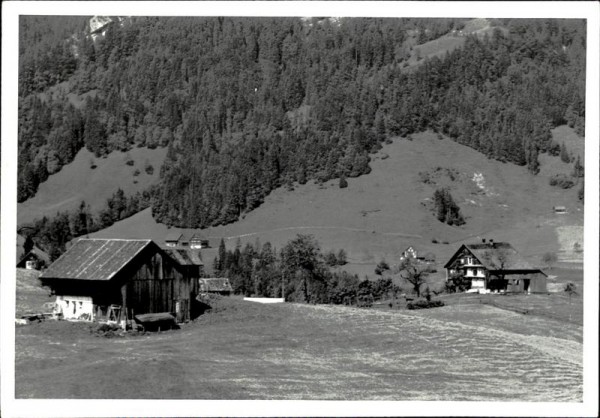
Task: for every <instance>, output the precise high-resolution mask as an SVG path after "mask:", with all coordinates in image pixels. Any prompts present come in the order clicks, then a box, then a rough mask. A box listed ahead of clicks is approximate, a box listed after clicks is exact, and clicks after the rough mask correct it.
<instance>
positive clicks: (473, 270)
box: [444, 240, 547, 293]
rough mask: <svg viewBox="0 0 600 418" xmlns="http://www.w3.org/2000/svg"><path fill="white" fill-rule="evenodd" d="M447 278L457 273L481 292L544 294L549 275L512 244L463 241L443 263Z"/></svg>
mask: <svg viewBox="0 0 600 418" xmlns="http://www.w3.org/2000/svg"><path fill="white" fill-rule="evenodd" d="M444 268H445V269H446V280H448V279H449V278H450V277H451V276H452V275H454V274H462V275H463V276H464V277H465V278H469V279H471V289H473V290H477V291H480V292H489V291H500V292H507V293H523V292H524V293H545V292H546V291H547V287H546V282H547V275H546V273H544V272H543V271H542V270H540V269H539V268H536V267H533V266H531V265H530V264H529V263H528V262H527V261H526V260H525V259H524V258H523V257H522V256H521V255H520V254H519V253H518V252H517V250H515V249H514V248H513V247H512V245H510V244H509V243H506V242H494V241H493V240H490V241H489V242H485V240H483V242H482V243H479V244H463V245H461V247H460V248H459V249H458V250H457V251H456V252H455V253H454V255H453V256H452V257H451V258H450V260H449V261H448V262H447V263H446V265H445V266H444Z"/></svg>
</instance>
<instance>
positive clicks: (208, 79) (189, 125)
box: [18, 18, 585, 228]
mask: <svg viewBox="0 0 600 418" xmlns="http://www.w3.org/2000/svg"><path fill="white" fill-rule="evenodd" d="M22 20H23V22H26V21H27V18H23V19H22ZM498 23H499V24H501V25H502V26H501V27H502V29H501V28H500V27H499V28H497V29H496V30H495V31H494V32H493V33H492V34H491V35H489V36H485V37H484V38H478V37H475V36H468V37H467V38H466V40H465V44H464V46H463V47H461V48H458V49H456V50H454V51H453V52H451V53H448V54H446V56H445V57H443V58H441V59H440V58H433V59H431V60H429V59H425V60H423V62H422V63H421V65H419V67H418V68H417V69H415V70H411V71H407V69H406V68H405V66H403V65H402V64H403V62H405V61H406V59H407V58H408V57H409V52H410V46H409V44H408V43H407V42H406V41H407V39H408V37H409V32H410V31H413V32H414V30H415V29H418V30H419V31H418V33H419V36H418V38H419V39H418V41H419V42H424V41H427V40H429V39H434V38H433V37H438V36H440V35H442V34H443V33H446V32H448V31H450V30H451V29H453V28H460V27H462V25H463V22H462V21H460V20H448V19H440V20H431V19H430V20H428V21H427V22H426V21H421V20H419V19H367V18H365V19H363V18H359V19H341V20H340V21H339V22H332V21H329V20H327V19H324V20H320V21H317V20H316V19H313V20H312V21H302V20H301V19H297V18H132V19H129V20H126V21H124V22H123V24H114V25H112V26H111V28H110V29H109V30H108V31H107V33H106V36H105V37H104V38H102V39H98V40H97V41H96V42H95V43H94V42H92V41H91V39H90V38H89V37H85V36H83V34H81V36H79V37H76V39H75V40H73V39H71V40H70V41H69V42H67V43H66V44H65V42H66V41H63V44H65V45H71V43H74V45H75V46H76V51H77V58H76V60H75V67H74V68H72V67H73V65H72V62H71V61H70V60H65V62H64V63H63V64H64V68H63V67H61V66H60V65H58V64H57V65H58V67H59V68H55V69H53V70H51V71H53V72H54V71H55V72H57V73H60V74H61V75H60V77H55V78H52V79H50V81H40V80H38V78H36V77H29V76H25V75H23V76H22V77H21V79H20V91H21V93H20V100H19V111H20V113H19V118H20V119H19V121H20V131H19V170H20V171H19V172H20V173H21V175H20V176H19V189H18V197H19V201H23V200H25V199H27V198H29V197H31V196H33V195H34V194H35V192H36V190H37V187H38V184H39V183H40V182H42V181H44V180H45V179H46V178H47V177H48V174H50V173H53V172H56V171H57V170H59V169H60V167H61V166H62V165H63V164H65V163H68V162H69V161H71V160H72V158H73V156H74V155H75V154H76V152H77V151H78V150H79V149H80V148H81V147H83V146H86V147H87V148H88V149H89V150H91V151H92V152H94V153H95V154H96V155H98V156H100V155H104V154H106V153H109V152H111V151H112V150H115V149H120V150H126V149H129V148H130V147H133V146H147V147H155V146H168V147H169V150H168V154H167V159H166V161H165V164H164V165H163V167H162V169H161V187H160V189H159V190H158V191H157V193H156V196H155V200H154V202H153V204H152V206H153V211H152V212H153V216H154V217H155V218H156V219H157V220H158V221H160V222H164V223H166V224H169V225H176V226H180V227H194V228H197V227H206V226H209V225H217V224H223V223H227V222H232V221H235V220H236V219H238V217H239V216H240V215H242V214H243V213H244V212H247V211H250V210H252V209H254V208H255V207H257V206H258V205H260V204H261V203H262V201H263V200H264V198H265V197H266V196H267V195H268V194H269V192H270V191H271V190H273V189H274V188H276V187H278V186H280V185H286V184H288V185H289V184H291V183H293V182H299V183H305V182H306V181H308V180H316V181H318V182H322V181H326V180H330V179H332V178H338V177H343V178H346V177H356V176H359V175H362V174H366V173H368V172H369V171H370V168H369V154H370V153H372V152H374V151H376V150H377V149H379V148H380V146H381V142H382V141H383V140H384V139H385V138H387V137H391V136H406V135H409V134H411V133H413V132H419V131H423V130H427V129H432V130H434V131H437V132H440V133H444V134H446V135H448V136H450V137H451V138H453V139H454V140H456V141H458V142H460V143H463V144H466V145H468V146H470V147H473V148H475V149H477V150H479V151H480V152H482V153H485V154H486V155H488V156H489V157H490V158H496V159H500V160H503V161H508V162H512V163H515V164H519V165H526V166H527V167H528V169H529V170H530V171H531V172H532V173H534V174H535V173H537V171H538V170H539V163H538V154H539V153H540V152H546V151H547V150H548V149H549V147H551V141H550V138H551V135H550V129H551V128H552V127H554V126H557V125H560V124H564V123H568V124H569V125H571V126H573V127H574V128H575V129H576V130H577V132H578V133H580V134H582V133H583V128H584V116H585V111H584V99H585V96H584V93H585V78H584V77H585V22H584V21H577V20H543V19H533V20H521V19H512V20H501V21H498ZM426 29H429V30H426ZM421 38H422V39H421ZM28 42H34V41H31V40H29V41H28ZM63 44H60V43H59V42H58V41H57V45H63ZM63 46H64V45H63ZM72 49H73V48H71V50H72ZM24 51H27V48H25V49H24ZM40 53H41V52H40ZM22 60H23V61H24V62H27V61H26V60H25V59H24V58H22ZM34 61H35V60H34ZM35 62H37V61H35ZM66 79H68V83H67V84H68V86H67V89H68V91H69V92H72V93H76V94H84V93H85V96H86V97H87V98H86V100H85V102H84V103H83V105H81V106H80V108H79V109H78V108H75V107H74V106H72V105H71V104H69V100H68V97H67V95H66V94H62V95H61V94H58V95H56V96H55V97H54V99H53V100H49V99H46V100H40V98H38V97H37V95H36V94H33V93H35V92H38V91H42V90H44V89H45V88H47V86H48V85H49V84H48V83H51V82H54V83H57V82H60V81H63V80H66ZM32 92H33V93H32Z"/></svg>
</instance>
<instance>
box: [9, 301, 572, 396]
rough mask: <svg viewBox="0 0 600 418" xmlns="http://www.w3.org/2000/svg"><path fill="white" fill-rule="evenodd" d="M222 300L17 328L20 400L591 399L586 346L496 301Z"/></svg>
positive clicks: (547, 321) (550, 322)
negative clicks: (385, 305) (520, 324)
mask: <svg viewBox="0 0 600 418" xmlns="http://www.w3.org/2000/svg"><path fill="white" fill-rule="evenodd" d="M223 305H224V306H222V307H221V309H220V310H217V311H216V312H214V313H210V314H207V315H205V316H203V317H201V318H200V319H199V320H198V321H196V322H195V323H191V324H189V325H186V326H185V327H184V328H183V329H182V330H180V331H170V332H164V333H162V334H154V335H144V336H140V337H124V338H112V339H107V338H101V337H98V336H95V335H93V334H91V333H90V332H89V331H88V326H87V325H85V324H81V323H80V324H73V323H64V322H59V323H50V322H48V323H42V324H34V325H30V326H26V327H18V328H17V341H16V353H17V360H16V371H17V374H16V376H17V377H16V389H17V396H18V397H23V398H131V399H137V398H167V399H322V400H326V399H338V400H360V399H364V400H367V399H369V400H453V401H459V400H473V401H475V400H479V401H497V400H510V401H520V400H522V401H552V402H556V401H565V402H577V401H581V397H582V344H581V342H579V341H576V340H574V339H573V337H572V335H571V336H567V337H564V338H562V337H560V336H559V337H556V336H546V335H544V329H545V328H546V327H552V328H556V327H557V326H559V323H558V322H557V321H555V320H550V319H539V318H538V320H537V322H536V323H534V327H535V328H536V330H537V331H536V332H532V333H530V334H526V333H519V332H514V330H512V329H511V328H510V327H509V326H507V324H510V323H515V317H514V315H515V314H513V313H511V312H505V311H502V310H499V309H496V308H493V307H488V306H471V307H469V308H468V309H464V307H460V308H458V307H445V308H439V309H437V310H433V311H431V312H425V313H411V312H406V311H404V312H382V311H374V310H363V309H358V308H347V307H338V306H307V305H296V304H284V305H256V304H251V303H250V302H242V301H238V300H235V299H228V300H227V301H226V302H223ZM482 316H483V317H493V318H495V321H493V322H492V323H490V322H489V321H484V320H481V318H482ZM503 324H504V325H503ZM574 329H578V330H579V332H581V328H580V327H574ZM42 365H43V367H41V366H42ZM57 376H61V378H60V379H57ZM157 380H160V381H161V385H156V384H155V382H156V381H157Z"/></svg>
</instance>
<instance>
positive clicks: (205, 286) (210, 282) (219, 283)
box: [199, 278, 233, 296]
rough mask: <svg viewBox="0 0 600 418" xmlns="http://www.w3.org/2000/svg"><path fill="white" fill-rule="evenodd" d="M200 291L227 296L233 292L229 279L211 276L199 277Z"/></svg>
mask: <svg viewBox="0 0 600 418" xmlns="http://www.w3.org/2000/svg"><path fill="white" fill-rule="evenodd" d="M199 283H200V289H199V290H200V293H217V294H219V295H224V296H229V295H231V293H232V292H233V288H232V287H231V283H229V279H226V278H213V279H200V280H199Z"/></svg>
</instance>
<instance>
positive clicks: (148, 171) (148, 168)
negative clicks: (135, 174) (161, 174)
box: [144, 163, 154, 175]
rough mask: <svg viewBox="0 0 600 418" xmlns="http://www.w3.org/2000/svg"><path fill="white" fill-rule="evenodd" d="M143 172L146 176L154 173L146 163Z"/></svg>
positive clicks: (150, 165)
mask: <svg viewBox="0 0 600 418" xmlns="http://www.w3.org/2000/svg"><path fill="white" fill-rule="evenodd" d="M144 170H145V171H146V173H147V174H148V175H152V173H154V167H152V164H150V163H147V164H146V166H145V167H144Z"/></svg>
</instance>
